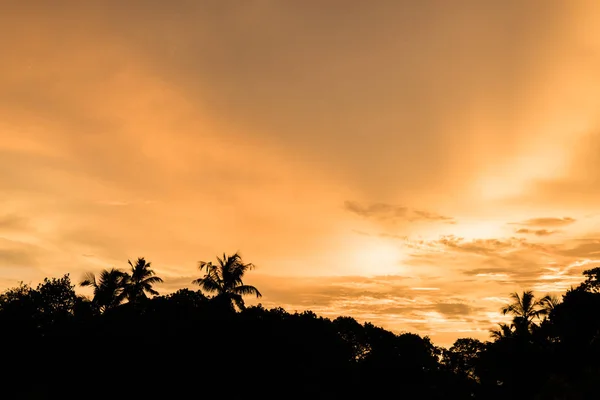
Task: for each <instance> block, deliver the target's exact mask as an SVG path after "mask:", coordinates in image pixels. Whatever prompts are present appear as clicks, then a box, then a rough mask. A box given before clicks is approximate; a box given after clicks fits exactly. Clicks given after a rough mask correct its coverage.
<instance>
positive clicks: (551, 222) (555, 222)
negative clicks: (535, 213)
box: [511, 217, 575, 227]
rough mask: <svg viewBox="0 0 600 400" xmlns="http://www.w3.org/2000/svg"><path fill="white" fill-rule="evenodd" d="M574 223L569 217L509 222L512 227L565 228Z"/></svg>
mask: <svg viewBox="0 0 600 400" xmlns="http://www.w3.org/2000/svg"><path fill="white" fill-rule="evenodd" d="M574 222H575V219H574V218H571V217H563V218H552V217H550V218H531V219H528V220H525V221H523V222H511V224H514V225H524V226H532V227H536V226H548V227H550V226H565V225H570V224H572V223H574Z"/></svg>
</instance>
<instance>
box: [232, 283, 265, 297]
mask: <svg viewBox="0 0 600 400" xmlns="http://www.w3.org/2000/svg"><path fill="white" fill-rule="evenodd" d="M233 292H234V293H236V294H240V295H248V294H254V295H256V297H262V294H261V293H260V292H259V291H258V289H257V288H255V287H254V286H250V285H242V286H238V287H236V288H234V289H233Z"/></svg>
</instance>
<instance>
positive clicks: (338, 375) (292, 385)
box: [0, 254, 600, 400]
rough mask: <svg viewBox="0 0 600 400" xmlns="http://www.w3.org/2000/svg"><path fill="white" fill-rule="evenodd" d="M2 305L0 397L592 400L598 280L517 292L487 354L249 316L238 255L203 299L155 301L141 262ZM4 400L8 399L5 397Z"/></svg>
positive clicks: (355, 329)
mask: <svg viewBox="0 0 600 400" xmlns="http://www.w3.org/2000/svg"><path fill="white" fill-rule="evenodd" d="M129 267H130V268H129V270H128V271H122V270H119V269H110V270H105V271H102V272H101V273H100V274H98V276H95V275H93V274H86V275H85V277H84V278H83V280H82V281H81V282H79V284H80V285H81V286H87V287H91V288H92V289H93V297H92V298H91V299H88V298H86V297H84V296H80V295H77V294H76V292H75V285H74V284H73V283H72V282H71V279H70V277H69V275H68V274H67V275H64V276H63V277H60V278H46V279H44V281H43V282H42V283H40V284H39V285H38V286H37V287H36V288H33V287H30V286H29V285H26V284H23V283H21V284H20V285H19V286H18V287H15V288H12V289H8V290H6V291H5V292H4V293H2V294H1V295H0V339H1V340H2V341H1V342H0V343H2V353H1V357H2V358H1V359H2V371H3V372H2V373H1V375H0V376H1V378H2V381H1V382H2V387H1V388H0V393H2V394H6V395H10V396H15V397H16V396H18V398H33V399H42V398H52V399H55V398H56V399H58V398H84V399H86V398H110V399H119V398H144V397H145V398H188V397H195V398H222V399H230V398H247V397H249V398H303V399H304V398H318V399H354V398H356V399H359V398H360V399H363V398H364V399H366V398H375V399H377V398H386V399H387V398H389V399H473V398H475V399H538V400H542V399H553V400H559V399H561V400H562V399H594V398H599V397H600V392H599V390H598V386H597V382H598V379H599V378H600V268H594V269H591V270H588V271H585V272H584V276H585V281H583V283H581V284H580V285H579V286H578V287H576V288H571V289H570V290H568V291H567V292H566V293H565V294H564V295H563V296H562V299H558V298H555V297H551V296H545V297H543V298H540V299H537V298H536V297H535V296H534V294H533V293H532V292H530V291H525V292H523V293H521V294H518V293H513V294H512V295H511V300H512V302H511V303H510V304H507V305H506V306H505V307H504V308H503V309H502V310H500V311H501V312H503V313H505V314H510V315H512V316H513V320H512V323H511V324H501V325H500V326H499V327H498V329H497V330H493V331H492V332H491V336H490V339H491V340H490V341H487V342H481V341H479V340H477V339H472V338H463V339H458V340H457V341H456V342H455V343H454V345H453V346H451V347H450V348H448V349H445V348H441V347H436V346H434V345H433V344H432V343H431V341H430V339H429V338H428V337H421V336H419V335H416V334H412V333H402V334H394V333H392V332H390V331H387V330H385V329H383V328H380V327H377V326H374V325H372V324H370V323H365V324H360V323H358V322H357V321H356V320H354V319H353V318H351V317H347V316H341V317H338V318H336V319H333V320H330V319H326V318H322V317H319V316H317V315H315V314H314V313H313V312H311V311H305V312H301V313H298V312H296V313H293V314H292V313H289V312H287V311H285V310H284V309H282V308H274V309H270V310H269V309H265V308H264V307H262V306H261V305H258V306H252V307H246V306H245V304H244V300H243V296H245V295H253V296H257V297H260V296H261V293H260V292H259V291H258V290H257V288H255V287H253V286H250V285H246V284H244V282H243V278H244V276H245V274H246V273H247V272H248V271H250V270H251V269H252V268H253V267H254V266H253V265H252V264H248V263H244V262H243V261H242V258H241V257H240V256H239V254H233V255H230V256H227V255H225V254H224V255H223V257H221V258H217V262H216V263H215V264H213V263H212V262H200V264H199V267H200V270H201V271H202V273H203V276H202V277H200V278H199V279H197V280H195V281H194V282H193V283H194V284H197V285H199V286H200V290H197V291H193V290H189V289H180V290H178V291H176V292H174V293H170V294H167V295H159V294H158V292H157V291H156V290H155V289H154V285H155V284H156V283H159V282H162V280H161V279H160V277H158V276H157V275H156V274H155V273H154V271H153V270H152V266H151V264H150V263H149V262H146V260H145V259H144V258H139V259H138V260H137V261H136V262H135V263H132V262H131V261H129ZM6 398H12V397H6Z"/></svg>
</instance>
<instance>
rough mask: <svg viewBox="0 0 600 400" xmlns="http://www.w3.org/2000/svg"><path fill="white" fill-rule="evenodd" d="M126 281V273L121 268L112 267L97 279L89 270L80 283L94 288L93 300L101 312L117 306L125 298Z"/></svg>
mask: <svg viewBox="0 0 600 400" xmlns="http://www.w3.org/2000/svg"><path fill="white" fill-rule="evenodd" d="M125 281H126V274H125V273H123V271H121V270H118V269H115V268H112V269H110V270H106V269H105V270H103V271H102V272H100V274H99V275H98V278H97V279H96V276H95V275H94V274H93V273H91V272H88V273H87V274H85V275H84V277H83V280H82V281H81V282H80V283H79V285H80V286H84V287H86V286H89V287H92V288H93V289H94V298H93V299H92V302H93V303H94V304H95V305H96V306H97V307H98V308H99V310H100V312H105V311H106V310H109V309H111V308H115V307H117V306H118V305H119V304H121V303H122V302H123V300H124V299H125Z"/></svg>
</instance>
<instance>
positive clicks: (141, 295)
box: [124, 257, 163, 304]
mask: <svg viewBox="0 0 600 400" xmlns="http://www.w3.org/2000/svg"><path fill="white" fill-rule="evenodd" d="M127 263H129V266H130V267H131V272H130V273H125V279H124V284H125V296H126V297H127V300H129V302H130V303H134V304H136V303H139V302H140V301H143V300H145V299H147V298H148V296H147V294H146V293H148V294H151V295H154V296H156V295H158V292H157V291H156V290H154V289H153V288H152V285H154V284H155V283H162V281H163V280H162V279H161V278H159V277H158V276H156V275H155V274H154V271H152V269H150V267H151V264H152V263H149V262H146V260H145V259H144V258H143V257H141V258H138V259H137V261H136V262H135V264H133V263H132V262H131V260H127Z"/></svg>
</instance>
